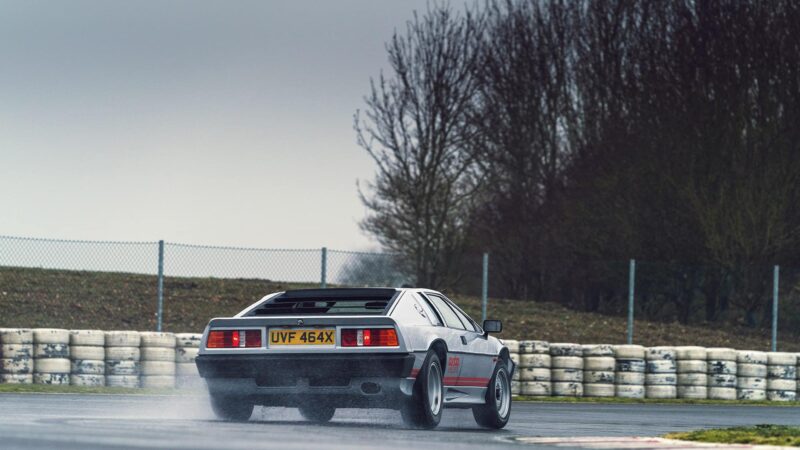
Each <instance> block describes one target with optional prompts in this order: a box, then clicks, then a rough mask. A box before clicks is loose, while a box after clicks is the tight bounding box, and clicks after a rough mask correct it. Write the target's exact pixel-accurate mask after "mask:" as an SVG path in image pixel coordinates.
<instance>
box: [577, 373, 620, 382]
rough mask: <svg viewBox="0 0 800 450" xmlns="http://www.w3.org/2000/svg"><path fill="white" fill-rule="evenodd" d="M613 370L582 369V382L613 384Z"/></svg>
mask: <svg viewBox="0 0 800 450" xmlns="http://www.w3.org/2000/svg"><path fill="white" fill-rule="evenodd" d="M614 379H615V376H614V372H613V371H601V370H584V371H583V382H584V383H593V384H614Z"/></svg>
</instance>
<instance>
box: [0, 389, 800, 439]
mask: <svg viewBox="0 0 800 450" xmlns="http://www.w3.org/2000/svg"><path fill="white" fill-rule="evenodd" d="M761 423H773V424H785V425H800V408H785V407H760V406H733V405H731V406H728V405H724V406H710V405H674V404H673V405H656V404H608V405H604V404H585V403H584V404H568V403H522V402H517V403H515V404H514V405H513V409H512V419H511V422H510V423H509V424H508V426H507V428H506V429H504V430H501V431H491V430H483V429H480V428H478V427H477V426H476V425H475V422H474V420H473V419H472V414H471V412H470V411H467V410H452V409H448V410H445V411H444V418H443V421H442V424H441V425H440V426H439V427H438V428H436V429H435V430H428V431H420V430H407V429H404V428H403V425H402V421H401V419H400V414H399V413H398V412H396V411H389V410H355V409H342V410H338V411H337V412H336V416H334V418H333V421H332V422H331V423H329V424H325V425H314V424H309V423H307V422H305V421H303V419H302V418H301V417H300V415H299V413H298V412H297V411H296V410H294V409H284V408H270V409H262V408H256V411H255V412H254V414H253V416H252V417H251V419H250V421H249V422H247V423H227V422H221V421H217V420H216V419H214V417H213V415H212V413H211V408H210V406H209V404H208V400H207V398H205V397H203V396H199V395H192V396H185V397H181V396H144V395H131V396H127V395H78V394H61V395H60V394H0V448H2V449H26V450H27V449H154V448H164V449H224V450H238V449H247V450H250V449H255V448H280V449H314V450H317V449H320V450H321V449H331V448H334V449H353V448H365V449H367V448H369V449H375V448H392V449H394V448H413V449H416V450H422V449H425V450H427V449H439V448H443V449H444V448H448V449H456V448H457V449H479V448H480V449H484V448H495V447H503V448H514V447H516V448H519V449H526V448H664V447H669V448H687V447H689V446H688V445H685V446H683V447H681V446H677V447H676V446H675V445H672V444H670V443H665V442H662V441H660V440H656V439H641V438H642V437H654V436H659V435H663V434H665V433H668V432H672V431H684V430H693V429H699V428H712V427H713V428H716V427H726V426H734V425H755V424H761ZM631 437H636V438H635V439H629V438H631ZM595 438H597V439H595ZM608 438H619V439H608Z"/></svg>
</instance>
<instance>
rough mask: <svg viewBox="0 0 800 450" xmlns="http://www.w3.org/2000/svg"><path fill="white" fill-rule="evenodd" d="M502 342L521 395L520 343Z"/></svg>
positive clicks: (513, 386)
mask: <svg viewBox="0 0 800 450" xmlns="http://www.w3.org/2000/svg"><path fill="white" fill-rule="evenodd" d="M176 336H177V335H176ZM502 341H503V345H505V346H506V347H507V348H508V356H509V357H510V358H511V361H514V364H516V370H514V375H513V376H512V377H511V395H519V394H520V393H521V386H520V383H519V380H520V378H519V377H520V375H519V341H517V340H514V339H503V340H502Z"/></svg>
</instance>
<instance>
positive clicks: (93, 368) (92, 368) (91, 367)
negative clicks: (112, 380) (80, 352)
mask: <svg viewBox="0 0 800 450" xmlns="http://www.w3.org/2000/svg"><path fill="white" fill-rule="evenodd" d="M70 372H71V373H72V374H73V375H101V376H102V375H105V374H106V362H105V361H103V360H96V359H73V360H72V362H71V363H70Z"/></svg>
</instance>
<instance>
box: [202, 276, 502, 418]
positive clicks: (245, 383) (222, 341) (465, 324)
mask: <svg viewBox="0 0 800 450" xmlns="http://www.w3.org/2000/svg"><path fill="white" fill-rule="evenodd" d="M501 330H502V324H501V323H500V321H498V320H487V321H485V322H484V323H483V326H479V325H478V324H477V323H476V322H475V321H474V320H472V319H471V318H470V317H469V316H468V315H466V314H465V313H464V311H462V310H461V309H460V308H459V307H458V306H456V305H455V304H454V303H453V302H452V301H450V300H449V299H448V298H447V297H445V296H444V295H442V294H441V293H439V292H436V291H432V290H428V289H389V288H380V289H375V288H363V289H309V290H296V291H286V292H278V293H275V294H271V295H268V296H266V297H264V298H262V299H261V300H260V301H258V302H257V303H255V304H253V305H251V306H250V307H248V308H247V309H245V310H244V311H242V312H240V313H239V314H237V315H236V316H234V317H231V318H217V319H212V320H211V322H209V324H208V326H207V327H206V329H205V332H204V333H203V340H202V342H201V345H200V353H199V355H198V357H197V367H198V369H199V371H200V375H201V376H202V377H203V378H205V380H206V383H207V384H208V390H209V393H210V394H211V406H212V408H213V410H214V412H215V413H216V414H217V416H219V417H220V418H222V419H225V420H247V419H249V418H250V415H251V414H252V412H253V407H254V406H255V405H265V406H288V407H297V408H299V409H300V413H301V414H302V415H303V417H305V418H306V419H308V420H311V421H315V422H326V421H328V420H330V419H331V417H333V414H334V412H335V411H336V408H344V407H350V408H370V407H374V408H393V409H399V410H400V411H401V413H402V417H403V420H404V421H405V423H406V424H407V425H409V426H411V427H414V428H433V427H435V426H436V425H438V424H439V421H440V420H441V417H442V410H443V409H444V408H470V409H472V413H473V415H474V416H475V420H476V421H477V422H478V424H479V425H481V426H484V427H489V428H502V427H504V426H505V424H506V423H507V422H508V418H509V416H510V414H511V377H512V375H513V373H514V368H515V366H514V362H512V361H511V358H510V357H509V352H508V348H506V347H505V346H504V345H503V344H502V343H501V342H500V341H499V340H498V339H496V338H494V337H492V336H489V333H490V332H500V331H501Z"/></svg>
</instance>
